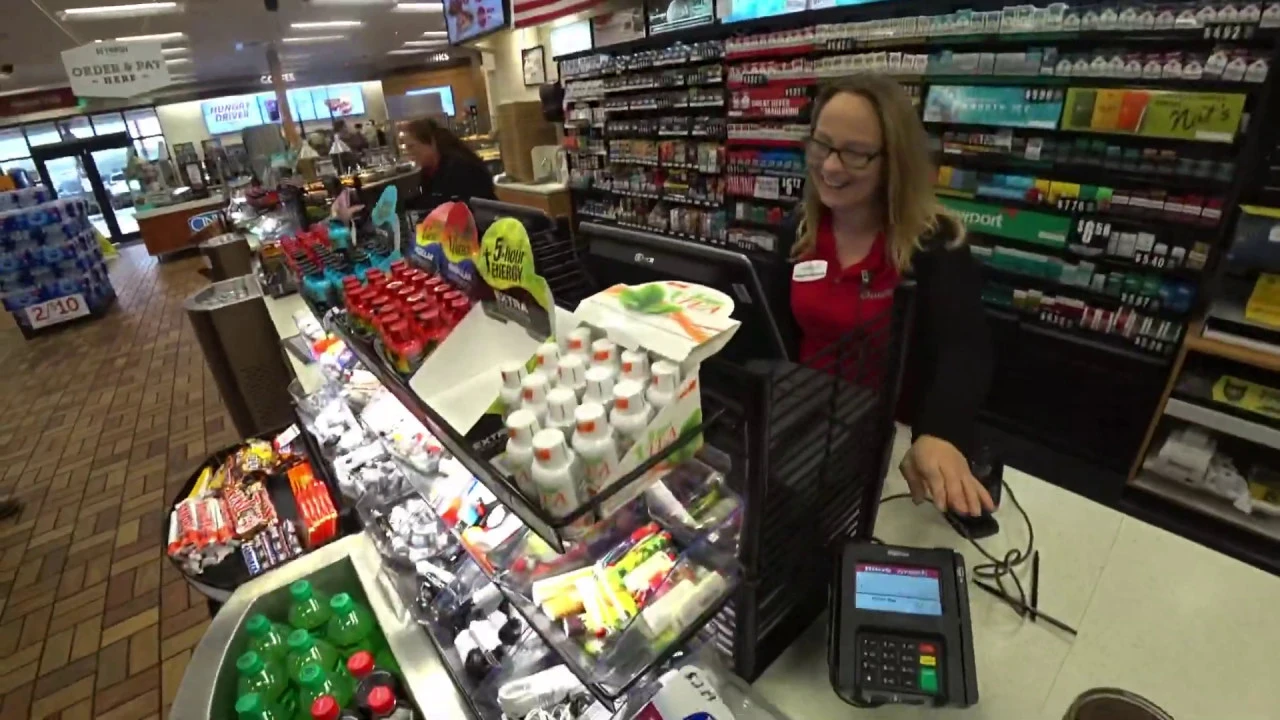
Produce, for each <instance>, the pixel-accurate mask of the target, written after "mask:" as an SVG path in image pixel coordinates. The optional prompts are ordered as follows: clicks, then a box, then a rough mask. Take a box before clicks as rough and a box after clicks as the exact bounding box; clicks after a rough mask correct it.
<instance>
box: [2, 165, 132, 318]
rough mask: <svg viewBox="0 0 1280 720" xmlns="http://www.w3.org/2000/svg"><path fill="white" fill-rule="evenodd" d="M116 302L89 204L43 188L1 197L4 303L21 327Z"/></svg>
mask: <svg viewBox="0 0 1280 720" xmlns="http://www.w3.org/2000/svg"><path fill="white" fill-rule="evenodd" d="M114 298H115V290H114V289H113V288H112V287H111V280H110V279H109V278H108V276H107V266H106V262H105V260H104V258H103V255H102V248H101V247H99V245H98V239H97V234H96V233H95V232H94V229H93V225H92V224H91V223H90V222H89V205H88V203H87V202H85V201H84V200H82V199H80V198H66V199H61V200H57V199H54V196H53V193H52V192H50V191H49V190H47V189H45V188H44V187H42V186H38V187H33V188H25V189H22V190H13V191H9V192H4V193H0V299H2V300H3V304H4V309H5V311H7V312H10V313H13V316H14V319H15V320H16V321H17V322H18V324H19V325H21V326H22V327H23V328H25V329H28V330H31V329H37V328H40V327H44V326H46V325H50V324H54V323H56V322H60V321H61V320H64V319H71V318H74V317H78V316H80V315H87V314H90V313H96V312H98V311H101V310H103V309H105V308H106V306H107V305H108V304H109V303H110V302H111V301H112V300H113V299H114Z"/></svg>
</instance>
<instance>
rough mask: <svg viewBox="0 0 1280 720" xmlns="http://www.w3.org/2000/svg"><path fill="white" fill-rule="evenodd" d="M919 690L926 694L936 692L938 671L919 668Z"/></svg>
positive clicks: (929, 668)
mask: <svg viewBox="0 0 1280 720" xmlns="http://www.w3.org/2000/svg"><path fill="white" fill-rule="evenodd" d="M920 689H921V690H922V691H924V692H927V693H936V692H938V671H937V670H935V669H933V668H931V667H922V668H920Z"/></svg>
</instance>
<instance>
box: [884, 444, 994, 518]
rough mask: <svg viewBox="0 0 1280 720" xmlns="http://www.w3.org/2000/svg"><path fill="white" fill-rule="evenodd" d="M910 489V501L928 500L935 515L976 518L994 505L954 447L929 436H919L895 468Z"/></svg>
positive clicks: (916, 502) (966, 461) (988, 494)
mask: <svg viewBox="0 0 1280 720" xmlns="http://www.w3.org/2000/svg"><path fill="white" fill-rule="evenodd" d="M898 469H899V470H901V471H902V476H903V477H905V478H906V479H907V487H908V488H910V489H911V501H912V502H914V503H915V504H917V505H919V504H920V503H922V502H924V501H925V499H932V500H933V505H934V507H936V508H938V512H946V511H947V510H948V509H950V510H954V511H955V512H957V513H959V514H961V515H980V514H981V513H982V509H983V508H986V509H987V510H995V509H996V504H995V503H994V502H992V500H991V494H990V493H988V492H987V489H986V488H984V487H982V483H980V482H978V479H977V478H975V477H974V476H973V473H971V472H969V461H968V460H965V457H964V454H963V453H961V452H960V451H959V450H957V449H956V446H955V445H952V444H951V443H949V442H947V441H946V440H943V439H942V438H937V437H934V436H932V435H921V436H920V437H919V438H918V439H917V440H916V441H915V442H914V443H912V445H911V449H910V450H908V451H907V455H906V457H904V458H902V464H901V465H899V466H898Z"/></svg>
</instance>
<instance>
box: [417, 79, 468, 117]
mask: <svg viewBox="0 0 1280 720" xmlns="http://www.w3.org/2000/svg"><path fill="white" fill-rule="evenodd" d="M419 95H435V96H437V97H439V98H440V109H441V110H442V111H443V112H444V114H445V115H448V116H450V117H453V116H454V115H455V114H457V109H456V108H455V107H454V106H453V87H452V86H450V85H441V86H440V87H431V88H419V89H417V90H410V91H409V92H407V93H405V96H406V97H416V96H419Z"/></svg>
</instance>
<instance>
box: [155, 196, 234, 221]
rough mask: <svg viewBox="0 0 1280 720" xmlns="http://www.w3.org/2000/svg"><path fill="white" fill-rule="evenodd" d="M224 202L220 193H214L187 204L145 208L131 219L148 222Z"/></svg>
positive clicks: (189, 201)
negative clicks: (171, 214) (151, 219)
mask: <svg viewBox="0 0 1280 720" xmlns="http://www.w3.org/2000/svg"><path fill="white" fill-rule="evenodd" d="M226 202H227V201H226V199H225V198H224V197H223V195H222V193H217V192H215V193H211V194H210V195H209V197H207V198H204V199H203V200H188V201H187V202H181V203H176V204H174V205H162V206H160V207H153V208H147V209H146V210H139V211H137V212H136V213H134V216H133V217H134V218H135V219H137V220H148V219H150V218H153V217H158V216H160V215H168V214H170V213H176V212H184V211H187V210H195V209H198V208H202V207H207V206H210V205H223V204H226Z"/></svg>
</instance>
